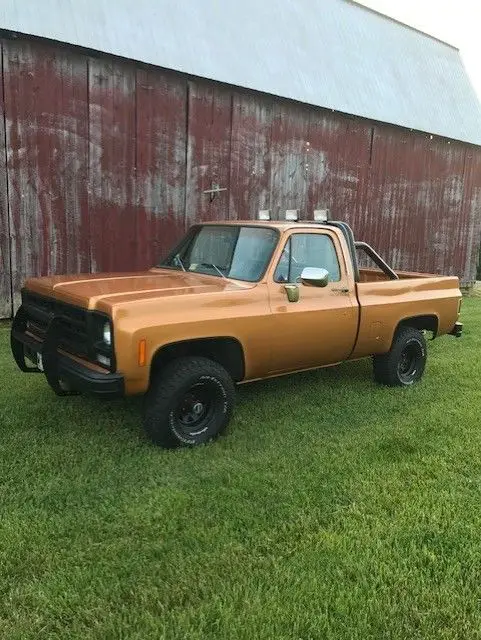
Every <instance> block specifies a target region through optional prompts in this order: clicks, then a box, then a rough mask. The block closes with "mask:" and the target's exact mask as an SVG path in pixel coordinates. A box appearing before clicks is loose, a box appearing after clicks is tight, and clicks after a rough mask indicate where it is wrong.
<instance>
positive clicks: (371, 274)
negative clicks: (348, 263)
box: [359, 269, 441, 282]
mask: <svg viewBox="0 0 481 640" xmlns="http://www.w3.org/2000/svg"><path fill="white" fill-rule="evenodd" d="M359 275H360V281H361V282H385V281H386V282H393V280H391V279H390V278H389V276H388V275H387V274H385V273H384V271H381V269H359ZM396 275H397V276H398V277H399V279H400V280H408V279H414V278H416V279H417V278H439V277H441V276H437V275H435V274H432V273H417V272H416V271H396Z"/></svg>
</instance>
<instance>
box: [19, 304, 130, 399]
mask: <svg viewBox="0 0 481 640" xmlns="http://www.w3.org/2000/svg"><path fill="white" fill-rule="evenodd" d="M56 333H57V332H56V320H55V318H53V319H52V321H51V323H50V325H49V328H48V330H47V333H46V336H45V340H44V341H43V342H40V341H39V340H37V339H35V338H34V337H33V336H31V335H30V334H28V333H27V332H26V325H25V316H24V314H23V313H22V308H21V307H20V309H19V311H18V312H17V315H16V316H15V319H14V321H13V326H12V331H11V334H10V344H11V348H12V354H13V357H14V359H15V362H16V363H17V365H18V367H19V368H20V369H21V370H22V371H24V372H25V373H44V374H45V376H46V378H47V380H48V381H49V383H50V385H51V386H52V387H53V388H60V387H59V381H63V382H65V383H67V385H68V386H69V387H70V388H71V389H72V390H74V391H79V392H81V393H88V394H93V395H96V396H101V397H109V398H118V397H121V396H123V395H124V378H123V376H122V375H120V374H118V373H109V372H105V373H104V372H102V371H97V370H95V369H91V368H90V367H88V366H87V365H84V364H82V363H81V362H79V361H77V360H74V359H73V358H70V357H69V356H68V355H66V354H64V353H61V352H59V351H58V349H57V344H56V340H55V336H56ZM37 354H41V356H42V361H43V372H42V371H41V370H40V369H39V368H38V367H37V366H29V365H28V363H27V359H30V360H32V361H35V358H36V356H37Z"/></svg>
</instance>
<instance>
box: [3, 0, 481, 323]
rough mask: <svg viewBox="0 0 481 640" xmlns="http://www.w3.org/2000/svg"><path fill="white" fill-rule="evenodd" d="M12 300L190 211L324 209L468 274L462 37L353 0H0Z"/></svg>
mask: <svg viewBox="0 0 481 640" xmlns="http://www.w3.org/2000/svg"><path fill="white" fill-rule="evenodd" d="M0 29H1V31H0V40H1V68H0V74H1V79H2V93H1V94H0V95H1V105H2V116H1V118H0V269H1V271H0V317H10V316H11V315H12V313H13V311H14V309H15V308H16V307H17V305H18V303H19V293H20V289H21V286H22V283H23V281H24V280H25V278H27V277H28V276H31V275H42V274H51V273H72V272H89V271H100V270H102V271H115V270H133V269H134V270H135V269H145V268H147V267H149V266H152V265H153V264H155V263H156V262H157V261H158V259H159V256H161V255H163V254H165V252H166V250H167V249H168V248H169V247H170V246H171V245H172V243H173V242H174V241H175V240H177V239H178V238H179V236H180V235H181V234H183V232H184V230H185V229H186V227H188V226H189V225H190V224H192V223H193V222H194V221H199V220H214V219H223V218H234V219H235V218H254V217H256V216H257V214H258V211H259V210H265V209H268V210H270V212H271V216H272V217H274V218H282V216H283V215H285V211H286V210H288V209H296V210H298V212H299V216H300V217H301V218H305V219H310V218H313V215H314V211H315V210H317V209H329V210H330V212H331V215H332V216H333V217H335V218H337V219H341V220H345V221H347V222H349V223H350V224H351V225H352V226H353V228H354V230H355V233H356V235H357V236H358V237H359V238H360V239H364V240H366V241H368V242H370V243H371V244H373V245H374V246H375V247H376V248H377V249H378V250H379V251H380V253H381V254H382V255H383V256H384V257H385V258H386V259H387V260H388V261H390V262H391V263H392V264H393V265H394V267H396V268H399V269H408V270H422V271H428V272H434V273H445V274H456V275H458V276H459V277H460V278H461V280H462V283H463V284H465V285H469V284H470V283H472V282H473V281H474V280H475V276H476V262H477V256H478V251H479V240H480V221H481V147H480V145H481V108H480V105H479V103H478V100H477V98H476V95H475V93H474V91H473V88H472V87H471V85H470V82H469V79H468V77H467V75H466V72H465V70H464V67H463V65H462V61H461V58H460V54H459V52H458V50H457V49H455V48H453V47H452V46H450V45H448V44H446V43H443V42H440V41H439V40H436V39H435V38H432V37H430V36H428V35H426V34H423V33H420V32H418V31H416V30H415V29H412V28H410V27H407V26H405V25H403V24H400V23H398V22H396V21H394V20H392V19H389V18H387V17H385V16H383V15H380V14H378V13H376V12H374V11H371V10H369V9H366V8H365V7H363V6H362V5H360V4H358V3H356V2H353V1H351V0H281V1H280V2H279V1H278V0H263V2H258V1H257V0H242V2H220V0H203V1H202V2H195V1H193V0H176V2H172V0H137V1H136V2H135V3H132V2H130V0H116V1H115V2H112V1H111V0H83V1H82V2H78V0H42V2H41V3H40V2H37V1H36V0H23V1H22V2H18V1H17V0H3V2H2V3H1V6H0Z"/></svg>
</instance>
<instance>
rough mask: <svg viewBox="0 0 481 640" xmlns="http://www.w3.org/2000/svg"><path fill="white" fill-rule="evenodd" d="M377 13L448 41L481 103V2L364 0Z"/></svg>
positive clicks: (460, 0)
mask: <svg viewBox="0 0 481 640" xmlns="http://www.w3.org/2000/svg"><path fill="white" fill-rule="evenodd" d="M361 2H362V4H365V5H366V6H368V7H371V8H372V9H375V10H376V11H380V12H381V13H384V14H386V15H388V16H391V17H393V18H395V19H396V20H400V21H401V22H404V23H406V24H409V25H411V26H413V27H416V29H420V30H421V31H424V32H426V33H429V34H431V35H433V36H435V37H436V38H439V39H440V40H444V41H445V42H449V43H450V44H452V45H454V46H455V47H457V48H458V49H459V50H460V51H461V57H462V59H463V62H464V66H465V67H466V70H467V72H468V74H469V77H470V78H471V82H472V84H473V86H474V88H475V90H476V92H477V94H478V97H479V99H480V100H481V2H480V1H479V0H361Z"/></svg>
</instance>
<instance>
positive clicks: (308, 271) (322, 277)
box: [301, 267, 329, 287]
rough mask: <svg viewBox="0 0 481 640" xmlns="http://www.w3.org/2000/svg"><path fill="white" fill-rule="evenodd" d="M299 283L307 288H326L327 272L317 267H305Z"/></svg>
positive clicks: (327, 282) (327, 281)
mask: <svg viewBox="0 0 481 640" xmlns="http://www.w3.org/2000/svg"><path fill="white" fill-rule="evenodd" d="M301 282H302V284H305V285H306V286H308V287H327V285H328V284H329V271H327V270H326V269H318V268H317V267H305V268H304V269H303V270H302V273H301Z"/></svg>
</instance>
